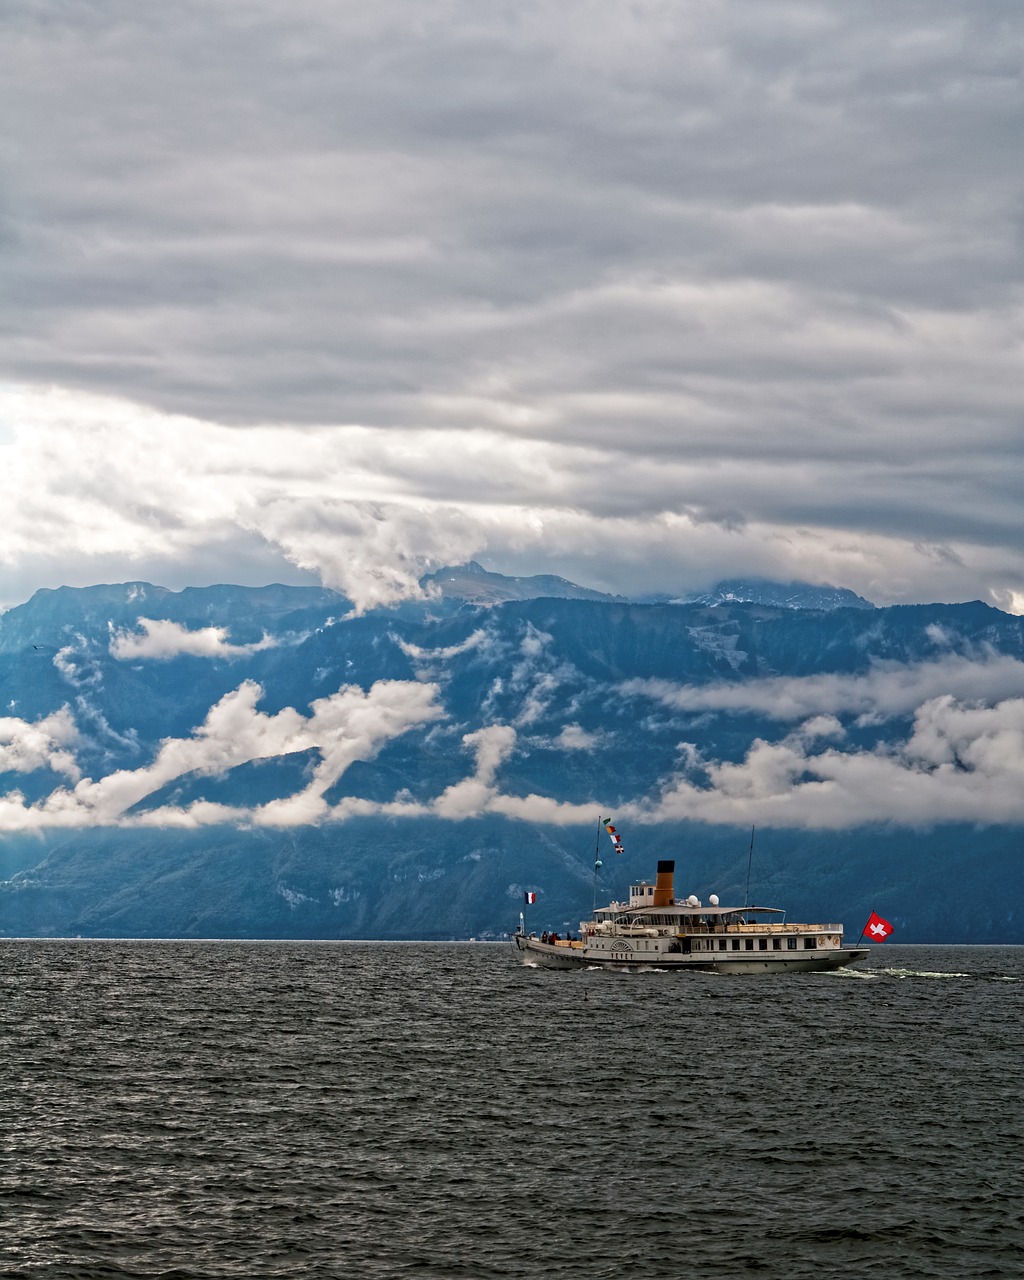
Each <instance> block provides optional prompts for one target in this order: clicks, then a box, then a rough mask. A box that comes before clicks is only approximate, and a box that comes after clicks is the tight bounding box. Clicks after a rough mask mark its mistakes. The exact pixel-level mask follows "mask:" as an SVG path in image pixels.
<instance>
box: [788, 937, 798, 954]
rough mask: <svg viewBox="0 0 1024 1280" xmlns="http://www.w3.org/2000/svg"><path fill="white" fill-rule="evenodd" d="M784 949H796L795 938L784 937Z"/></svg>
mask: <svg viewBox="0 0 1024 1280" xmlns="http://www.w3.org/2000/svg"><path fill="white" fill-rule="evenodd" d="M786 949H787V950H789V951H795V950H796V938H787V939H786Z"/></svg>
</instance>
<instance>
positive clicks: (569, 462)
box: [0, 0, 1024, 604]
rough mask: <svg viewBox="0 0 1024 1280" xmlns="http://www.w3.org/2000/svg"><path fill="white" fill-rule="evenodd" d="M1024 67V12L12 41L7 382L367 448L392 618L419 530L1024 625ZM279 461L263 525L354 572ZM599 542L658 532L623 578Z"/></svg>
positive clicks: (774, 15) (819, 3)
mask: <svg viewBox="0 0 1024 1280" xmlns="http://www.w3.org/2000/svg"><path fill="white" fill-rule="evenodd" d="M1022 33H1024V18H1022V15H1021V12H1020V7H1019V5H1018V4H1017V3H1016V2H1015V0H1014V2H1013V3H1010V2H1009V0H1007V2H1006V3H1001V2H994V0H979V2H978V3H976V4H972V5H970V6H965V5H963V4H961V3H953V2H952V0H948V2H947V0H930V2H929V3H927V4H925V3H909V4H900V5H891V4H889V5H883V4H880V3H879V4H876V3H866V4H858V5H849V4H845V3H841V0H814V2H813V3H811V2H810V0H806V2H804V0H790V2H788V3H783V2H782V0H763V2H761V3H758V4H746V5H739V4H735V3H726V2H725V0H708V2H707V3H701V4H696V3H664V2H663V0H657V2H656V0H641V3H638V4H634V5H631V6H629V7H628V8H626V7H617V6H607V5H602V4H597V3H591V2H590V0H568V2H567V3H565V4H563V5H558V6H551V5H541V4H540V3H539V2H537V0H525V3H523V4H520V5H517V6H515V7H514V8H513V7H508V6H504V5H498V4H495V3H479V2H474V3H468V2H467V3H459V2H457V0H428V2H427V3H416V4H414V3H411V2H410V0H405V2H401V3H399V2H396V0H390V2H389V0H383V2H382V3H380V4H375V5H372V6H362V7H356V6H336V5H327V4H325V3H313V2H312V0H297V2H296V3H293V4H289V5H287V6H285V5H283V4H280V3H276V2H275V3H271V2H270V0H263V2H262V3H260V2H258V0H242V2H241V3H238V4H232V5H223V6H209V5H199V4H197V3H184V4H181V5H178V6H174V7H173V8H167V9H157V8H154V7H152V6H144V7H141V8H140V6H138V5H137V4H130V3H128V2H127V0H111V2H110V3H104V4H98V3H96V4H91V5H90V4H81V5H77V6H74V7H70V8H69V7H68V6H63V5H58V4H56V0H39V3H36V4H35V5H31V4H30V5H22V6H18V7H17V8H14V9H11V8H9V9H8V10H6V11H5V13H4V15H3V16H2V17H0V36H2V39H0V50H2V52H0V60H2V61H3V62H4V63H5V64H6V65H5V66H4V68H3V70H4V74H3V75H2V76H0V84H2V85H3V86H4V88H3V89H2V90H0V95H2V96H0V109H2V111H3V117H4V119H5V120H6V121H7V122H8V124H9V126H10V125H13V127H14V133H13V135H12V137H13V143H12V145H10V146H8V147H7V148H6V149H5V150H4V152H3V154H2V157H0V163H2V165H3V169H4V174H5V182H4V188H5V191H6V193H7V194H6V196H5V202H4V205H3V207H2V208H0V220H2V221H0V230H2V236H3V243H4V257H5V260H6V271H5V283H4V288H3V290H2V292H0V324H2V325H3V331H4V350H5V356H4V371H5V374H6V376H7V377H8V378H9V379H11V380H16V381H18V382H22V383H25V384H31V385H45V384H49V383H54V384H57V385H58V386H61V387H65V388H69V389H70V390H71V391H73V392H76V393H82V392H92V393H94V394H95V395H99V396H111V395H117V396H119V397H123V398H124V399H125V400H127V401H128V402H131V403H135V404H139V405H145V406H149V407H150V408H154V409H157V410H159V411H161V412H163V413H175V414H184V415H189V416H191V417H194V418H195V419H198V420H199V421H200V422H209V423H224V424H231V425H233V426H235V427H236V428H237V430H238V433H239V436H244V435H247V434H248V430H249V429H250V428H252V427H253V425H254V424H261V423H267V422H275V423H279V424H285V425H288V424H293V425H295V426H302V425H308V424H315V423H320V424H360V425H361V426H362V427H364V428H365V429H366V430H367V432H368V433H369V436H370V439H369V440H368V442H364V445H365V447H363V448H362V449H360V446H359V445H358V444H357V443H356V441H355V440H354V439H353V438H352V437H348V438H346V441H345V450H346V458H343V459H341V460H340V461H338V463H337V476H336V478H337V479H339V480H340V481H341V482H342V485H343V486H344V483H345V481H346V479H347V478H348V476H349V473H355V475H356V477H357V480H358V477H359V473H360V472H361V470H362V469H363V468H364V464H365V468H366V470H367V471H368V472H369V473H370V474H371V475H372V476H373V477H375V480H376V488H377V489H379V490H380V492H379V493H377V494H375V495H374V496H375V497H376V499H377V500H378V501H380V502H382V503H385V504H391V505H387V506H386V507H385V508H382V510H383V511H384V515H383V519H382V520H376V522H375V524H374V525H373V531H374V532H375V533H376V534H378V535H379V536H377V538H376V542H375V543H374V547H375V553H376V554H377V555H378V556H379V557H380V558H381V559H382V560H388V558H389V557H390V563H389V565H386V566H385V568H384V569H383V570H382V573H383V576H384V579H385V583H384V586H383V588H382V591H383V594H384V595H385V596H386V595H387V593H388V592H389V591H393V590H396V589H399V588H401V589H405V588H406V587H407V585H408V582H409V581H410V580H414V579H415V566H414V565H412V563H411V561H410V557H412V558H415V554H416V547H415V545H414V543H415V541H416V538H417V537H419V536H421V533H422V530H423V529H424V528H428V527H429V528H432V529H434V530H435V531H437V532H436V536H435V540H434V541H435V543H436V552H437V554H439V555H440V554H443V553H445V552H447V550H448V549H449V548H451V549H454V550H456V551H458V552H463V551H469V552H470V553H472V552H473V551H478V550H480V549H481V548H482V547H488V548H489V549H490V550H491V551H492V553H493V554H495V555H496V556H498V557H500V556H502V555H505V556H507V557H509V558H510V559H511V560H512V561H514V560H515V557H516V556H517V555H518V556H520V557H521V556H522V555H524V554H528V555H530V556H532V557H533V561H532V562H531V563H533V564H535V565H536V567H544V566H543V565H541V564H539V563H538V557H540V556H541V555H542V554H543V552H542V551H541V550H540V549H539V548H540V547H541V545H542V544H545V545H546V546H547V547H548V549H549V551H550V554H551V556H552V559H553V560H554V561H555V563H556V564H560V565H561V566H562V567H563V568H576V570H577V571H578V570H579V569H582V570H584V571H586V570H587V569H589V570H590V571H591V572H590V574H589V577H590V580H593V578H594V573H593V569H594V565H595V564H596V563H599V562H600V563H603V564H605V565H606V566H609V567H608V568H607V570H606V572H607V574H608V575H609V580H606V582H605V585H610V586H613V587H618V588H620V589H621V588H624V587H626V586H627V584H628V581H629V579H630V578H631V576H633V575H634V573H635V568H634V567H635V565H637V564H638V563H639V564H644V563H646V564H647V566H648V569H647V572H649V574H650V577H651V579H654V581H645V582H644V583H642V584H641V585H643V586H644V587H650V588H653V587H655V586H657V585H659V581H657V580H659V579H660V585H664V586H667V587H668V588H669V589H674V588H676V587H684V586H687V585H690V584H693V583H694V581H695V578H696V577H697V575H698V573H699V566H701V565H706V566H708V567H707V569H706V570H705V575H706V576H707V575H710V574H713V573H714V572H716V571H721V572H727V571H730V570H733V569H740V568H743V567H746V565H747V564H749V562H750V561H751V560H752V559H753V560H754V561H755V562H756V560H757V556H758V548H759V547H760V548H764V547H765V546H766V545H767V544H773V549H772V550H771V551H770V552H767V553H766V552H763V551H762V552H761V563H759V564H757V563H755V567H757V568H760V569H763V570H764V571H767V572H773V571H776V570H777V571H779V572H780V573H784V572H791V571H792V570H793V569H794V568H795V567H796V563H795V562H799V561H802V562H803V563H804V564H810V567H811V568H812V569H813V570H814V572H815V573H816V574H817V576H820V577H823V578H827V577H830V576H831V577H833V578H842V580H843V581H844V582H846V583H848V584H849V585H852V586H855V587H856V588H857V589H860V590H862V591H865V592H867V593H868V594H873V595H874V596H876V597H877V598H880V599H883V600H885V599H898V598H904V597H912V598H913V597H915V596H916V598H921V597H922V596H927V595H928V594H929V593H938V594H945V595H947V596H954V597H957V596H959V597H961V598H962V597H964V596H969V595H988V597H989V598H991V599H998V600H1000V602H1001V603H1004V604H1007V603H1012V601H1013V596H1012V594H1011V593H1012V592H1014V591H1017V592H1020V593H1022V594H1021V599H1022V601H1024V562H1022V559H1021V556H1020V552H1019V549H1018V547H1019V542H1020V538H1019V532H1020V522H1019V515H1018V510H1017V507H1018V502H1017V495H1018V494H1019V489H1020V471H1021V465H1020V464H1021V433H1020V430H1019V425H1020V401H1021V375H1020V369H1021V363H1020V356H1021V345H1022V338H1024V323H1022V313H1021V306H1020V302H1021V287H1020V286H1021V276H1020V207H1021V206H1020V183H1019V174H1020V172H1021V171H1022V170H1024V165H1022V163H1021V160H1022V156H1021V130H1020V128H1019V119H1020V86H1019V66H1020V60H1021V52H1022V46H1024V38H1022ZM90 412H91V411H89V410H88V409H85V410H82V414H83V417H84V418H85V419H88V418H89V415H90ZM73 416H74V415H72V417H73ZM7 420H8V421H16V415H15V416H13V417H12V416H8V417H7ZM72 425H73V424H72ZM36 429H39V426H38V422H37V424H36ZM44 429H46V428H45V427H44ZM143 429H144V430H145V431H148V432H150V433H157V432H173V431H175V430H176V426H175V424H174V422H173V421H172V420H161V419H160V418H159V417H150V418H148V419H146V420H145V422H144V427H143ZM428 430H429V431H433V432H437V431H441V432H453V433H455V436H456V437H458V438H461V439H462V440H465V441H466V442H467V443H466V444H465V445H460V444H458V443H448V444H447V445H446V447H445V448H444V449H443V450H438V449H437V448H436V439H435V440H431V441H430V442H428V445H427V446H426V447H425V449H420V450H418V449H417V448H416V446H415V445H414V444H413V443H412V439H413V438H414V437H416V436H417V435H418V434H419V433H421V432H423V431H428ZM482 431H483V432H485V433H486V434H484V435H483V436H481V435H480V433H481V432H482ZM473 441H476V442H477V443H476V445H475V456H474V445H473V444H472V443H470V442H473ZM221 447H223V446H221ZM237 448H238V458H244V457H245V456H246V455H247V452H248V446H247V444H244V443H239V444H238V446H237ZM285 452H287V453H288V456H289V457H290V458H291V459H292V466H293V467H294V468H295V469H296V470H297V471H298V472H299V475H298V478H297V480H296V482H295V485H294V486H293V485H291V484H290V482H289V476H288V474H287V469H286V471H285V474H284V475H283V476H282V478H281V481H280V484H279V486H278V487H279V489H280V490H282V493H281V494H280V495H279V496H278V498H277V500H276V505H274V506H271V505H270V499H269V497H267V495H266V494H265V493H264V492H262V491H261V492H260V493H258V494H255V495H251V504H250V505H251V508H252V511H253V513H254V517H253V519H254V522H255V523H257V524H258V525H259V526H260V528H261V529H262V528H269V529H270V541H271V542H272V543H273V545H274V546H275V547H276V548H277V549H278V551H279V552H280V553H281V554H283V555H285V556H286V557H288V558H289V559H290V560H291V561H292V562H293V563H294V564H298V565H302V566H303V567H305V568H307V569H308V570H309V571H310V572H314V573H318V574H320V573H323V572H324V564H323V561H324V558H325V555H326V553H325V552H324V551H323V550H322V548H321V549H317V548H315V547H312V546H311V545H310V543H311V541H312V540H311V538H310V536H309V531H308V528H305V527H304V526H303V524H302V521H300V520H299V519H298V517H297V516H296V514H295V512H294V510H292V509H289V506H288V504H289V501H290V496H291V493H292V491H293V489H297V490H301V489H302V486H303V484H304V483H305V481H306V480H307V478H308V476H309V474H310V470H309V468H308V466H306V467H304V466H303V453H302V450H301V449H298V448H295V447H292V448H290V449H289V450H287V451H285ZM424 452H427V453H431V454H432V456H433V459H434V463H433V465H431V463H430V461H429V460H427V459H425V458H424V456H423V455H424ZM143 462H144V459H141V458H140V466H139V469H138V472H134V471H130V474H131V475H132V476H133V477H135V476H136V475H137V474H140V473H141V471H142V463H143ZM441 463H444V464H446V465H440V464H441ZM236 464H237V459H236ZM225 469H226V470H229V471H230V470H231V465H230V460H228V463H227V464H226V467H225ZM610 477H614V483H613V484H609V483H608V480H609V478H610ZM348 483H349V487H350V489H352V490H357V489H359V488H360V487H365V486H361V485H360V484H359V483H357V482H356V481H353V480H351V479H349V480H348ZM370 487H374V486H373V485H371V486H370ZM343 496H344V497H348V498H351V497H353V496H355V494H354V493H347V494H344V495H343ZM469 498H472V499H473V500H474V501H475V502H478V503H481V504H484V505H486V507H487V509H488V510H487V513H481V512H480V511H476V512H472V513H469V514H468V515H467V514H466V512H465V511H461V510H456V509H457V508H462V507H463V506H464V505H465V504H466V502H467V500H468V499H469ZM301 500H302V501H303V502H306V501H309V499H308V498H305V497H303V498H302V499H301ZM399 507H401V508H402V509H403V514H399V513H398V508H399ZM512 509H514V510H515V513H516V514H515V518H514V519H513V518H508V519H506V518H504V516H503V513H504V512H506V511H510V510H512ZM153 510H154V513H155V515H154V524H159V523H161V521H166V522H167V523H170V524H173V522H174V520H176V519H179V518H180V513H179V512H178V511H177V509H176V508H174V507H173V505H172V506H171V507H163V506H161V505H160V502H159V501H154V503H153ZM580 513H582V514H583V515H585V516H586V515H589V516H591V517H594V518H595V519H596V518H597V517H601V518H607V517H609V516H610V517H613V518H615V519H619V520H622V521H623V522H625V524H624V527H622V528H621V529H614V530H612V531H611V532H610V533H609V534H608V536H607V546H602V547H601V549H600V554H599V555H598V556H595V557H594V558H593V559H592V560H588V559H587V556H586V555H585V553H584V552H583V551H581V549H580V548H581V547H585V546H587V545H590V544H592V542H593V529H592V528H590V527H588V528H587V530H586V531H585V532H583V531H581V532H580V534H579V536H578V537H577V536H574V535H573V533H572V531H571V530H570V528H569V526H571V525H572V522H573V520H574V519H575V518H577V516H578V515H579V514H580ZM215 515H216V511H215V510H214V511H206V510H204V511H203V512H202V513H201V521H202V523H203V524H204V525H205V526H206V527H207V528H209V526H210V524H211V521H212V520H213V518H214V516H215ZM318 519H319V520H320V523H321V527H322V528H323V530H324V538H325V539H329V538H330V537H331V536H333V533H334V532H335V529H334V526H335V525H338V526H339V530H340V531H339V536H340V537H344V536H345V530H346V527H348V528H350V529H352V530H355V529H357V528H358V529H360V530H361V533H362V536H364V537H365V536H366V533H367V526H366V524H365V521H363V520H362V519H361V517H360V516H359V515H358V513H356V514H355V515H354V514H353V513H352V511H351V510H349V511H347V512H346V513H345V514H344V516H343V517H337V518H334V519H332V517H331V512H330V511H327V510H326V508H325V509H324V513H323V515H322V518H321V515H319V514H317V513H314V516H313V522H314V523H315V522H316V520H318ZM666 520H668V521H677V522H681V525H677V526H675V527H674V528H673V529H672V530H670V533H669V534H666V535H665V536H664V537H659V531H658V522H659V521H662V522H663V521H666ZM531 521H532V522H534V523H537V522H539V523H540V524H542V525H543V533H544V537H543V538H535V539H532V540H531V537H530V536H529V535H528V534H527V535H524V538H523V540H522V541H520V542H519V543H517V542H516V539H515V536H514V534H513V532H512V530H513V528H514V526H515V525H516V524H517V523H518V524H519V525H520V526H525V527H527V528H528V527H529V526H530V523H531ZM308 523H309V519H308V518H307V519H306V524H308ZM381 525H383V526H384V531H383V532H382V530H381V528H380V527H379V526H381ZM707 526H714V527H716V528H721V529H723V530H726V531H734V532H736V531H741V530H742V529H743V528H744V527H750V528H751V529H752V533H751V534H750V536H749V537H747V538H744V537H742V536H735V537H733V538H731V539H730V538H728V537H724V536H723V537H721V538H720V536H719V535H718V534H707V535H706V536H705V535H700V534H694V528H695V527H696V528H706V527H707ZM240 528H244V520H243V519H242V517H241V516H238V517H237V518H236V514H235V513H234V511H232V512H229V513H228V515H227V517H226V522H225V523H224V525H223V526H222V527H221V529H220V532H219V533H218V535H217V536H218V537H220V538H222V539H224V540H225V545H227V540H228V539H230V538H232V537H236V536H237V533H238V530H239V529H240ZM680 528H682V530H683V534H684V536H682V537H679V536H678V535H679V531H680ZM673 535H675V536H673ZM873 539H874V540H878V539H881V540H882V541H883V542H884V544H885V545H884V546H880V545H878V544H876V543H874V542H873V541H872V540H873ZM524 543H525V546H524ZM720 544H721V545H720ZM138 545H139V544H138V543H137V542H134V543H133V542H129V544H128V546H129V554H130V553H131V550H132V549H136V548H138ZM206 545H207V544H206V543H205V542H203V540H202V539H198V538H197V539H196V540H195V545H194V546H193V547H192V548H191V549H190V550H189V552H188V554H189V555H191V556H193V557H195V556H197V555H199V554H201V551H202V548H203V547H204V546H206ZM616 546H618V547H620V548H622V550H621V551H620V553H619V556H618V559H616V557H615V554H614V550H615V547H616ZM815 548H816V550H815ZM844 548H845V551H844ZM426 550H427V553H428V554H432V553H433V552H434V551H435V546H434V545H431V546H430V547H428V548H427V549H426ZM81 551H82V553H83V554H89V555H95V554H98V552H97V551H96V549H95V548H92V547H89V546H83V547H82V548H81ZM140 554H141V552H140ZM180 554H181V555H182V556H184V555H185V554H186V552H185V551H184V550H182V551H181V552H180ZM232 554H234V555H237V556H239V557H240V558H241V557H244V554H245V553H244V552H243V551H241V550H240V549H237V548H236V549H235V550H234V551H233V552H232ZM346 554H347V553H346ZM407 562H408V563H407ZM521 562H522V561H520V563H521ZM389 575H390V577H389ZM616 575H617V577H616ZM328 576H329V569H328ZM359 589H361V587H360V585H359V584H358V583H357V590H359ZM1000 593H1002V594H1001V595H1000ZM380 594H381V593H380V592H378V593H377V597H375V596H374V591H372V590H370V591H368V594H367V601H368V602H369V603H372V602H373V599H374V598H379V596H380Z"/></svg>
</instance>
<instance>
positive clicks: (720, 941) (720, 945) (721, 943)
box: [718, 938, 729, 951]
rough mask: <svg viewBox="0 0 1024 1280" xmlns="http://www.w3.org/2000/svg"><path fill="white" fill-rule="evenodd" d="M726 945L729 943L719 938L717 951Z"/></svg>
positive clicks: (722, 949)
mask: <svg viewBox="0 0 1024 1280" xmlns="http://www.w3.org/2000/svg"><path fill="white" fill-rule="evenodd" d="M728 945H729V944H728V942H726V940H725V939H724V938H722V939H720V940H719V943H718V949H719V951H724V950H725V949H726V947H727V946H728Z"/></svg>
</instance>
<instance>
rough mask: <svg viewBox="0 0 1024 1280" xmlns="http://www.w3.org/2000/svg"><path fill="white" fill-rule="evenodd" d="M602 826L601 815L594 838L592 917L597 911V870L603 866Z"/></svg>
mask: <svg viewBox="0 0 1024 1280" xmlns="http://www.w3.org/2000/svg"><path fill="white" fill-rule="evenodd" d="M601 826H602V819H601V816H600V814H598V818H597V835H596V836H595V837H594V904H593V906H592V907H591V909H590V914H591V915H593V914H594V912H595V911H597V869H598V867H600V865H601Z"/></svg>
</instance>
